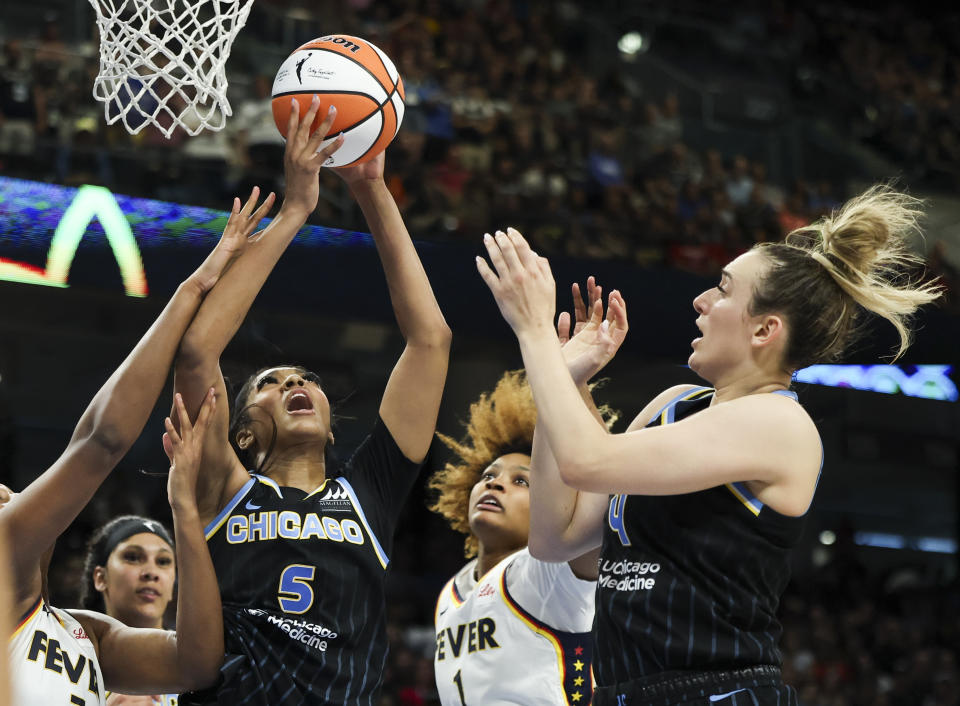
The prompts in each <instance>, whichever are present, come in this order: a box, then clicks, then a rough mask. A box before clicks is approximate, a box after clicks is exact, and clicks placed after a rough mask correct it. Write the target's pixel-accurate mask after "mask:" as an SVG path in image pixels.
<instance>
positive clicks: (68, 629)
mask: <svg viewBox="0 0 960 706" xmlns="http://www.w3.org/2000/svg"><path fill="white" fill-rule="evenodd" d="M9 648H10V672H11V674H12V676H13V703H15V704H64V705H65V706H67V705H70V706H103V704H104V703H105V702H106V697H105V696H104V692H103V674H101V673H100V663H99V662H98V661H97V653H96V651H95V650H94V649H93V643H91V642H90V638H89V637H87V634H86V633H85V632H84V630H83V627H81V625H80V623H78V622H77V621H76V620H75V619H74V618H73V616H71V615H70V614H69V613H67V612H66V611H62V610H57V609H56V608H52V607H50V606H47V605H45V604H44V603H43V601H42V600H38V601H37V603H36V605H35V606H34V608H33V609H32V610H31V611H30V614H29V615H28V616H27V617H26V618H25V619H24V621H23V622H22V623H21V624H20V626H19V627H18V628H17V629H16V630H15V631H14V633H13V635H12V636H11V637H10V645H9Z"/></svg>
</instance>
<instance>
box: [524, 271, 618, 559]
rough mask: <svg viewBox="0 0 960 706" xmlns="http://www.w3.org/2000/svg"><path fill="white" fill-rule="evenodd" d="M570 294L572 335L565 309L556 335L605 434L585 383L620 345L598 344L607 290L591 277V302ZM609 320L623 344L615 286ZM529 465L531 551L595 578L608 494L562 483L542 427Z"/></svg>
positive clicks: (575, 291) (536, 434)
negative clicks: (567, 563) (610, 346)
mask: <svg viewBox="0 0 960 706" xmlns="http://www.w3.org/2000/svg"><path fill="white" fill-rule="evenodd" d="M572 293H573V305H574V315H575V324H574V327H573V336H572V338H571V336H570V333H571V331H570V315H569V314H568V313H567V312H563V313H562V314H560V317H559V320H558V322H557V337H558V339H559V341H560V344H561V345H562V346H563V349H562V350H563V357H564V360H565V361H566V363H567V368H568V370H569V371H570V372H569V374H570V376H571V377H572V378H573V381H574V383H575V384H576V386H577V389H578V390H579V392H580V397H581V399H582V401H583V403H584V406H585V407H586V408H587V409H588V410H589V411H590V413H591V415H592V416H593V423H595V424H597V425H598V427H599V428H600V429H602V430H603V432H604V433H606V431H607V425H606V423H605V422H604V420H603V417H602V416H601V415H600V412H599V411H598V410H597V407H596V405H595V404H594V401H593V397H592V395H591V393H590V389H589V387H588V386H587V381H588V380H590V379H591V378H592V377H593V376H594V375H596V374H597V373H598V372H599V371H600V370H601V369H602V368H603V366H604V365H606V363H607V362H609V360H610V359H611V358H612V357H613V355H614V354H615V353H616V349H613V350H608V349H607V348H606V347H605V346H599V345H598V339H597V329H598V328H599V327H600V325H601V323H602V321H603V290H602V288H601V287H600V286H598V285H597V284H596V282H595V281H594V278H593V277H589V278H588V279H587V299H588V304H585V303H584V300H583V297H582V296H581V294H580V288H579V286H578V285H577V284H574V285H573V286H572ZM588 311H589V318H588ZM607 319H608V321H609V322H610V323H609V324H608V325H609V326H612V327H613V335H614V336H616V340H617V348H619V346H620V344H621V343H622V342H623V340H624V338H625V337H626V333H627V328H628V324H627V314H626V305H625V303H624V301H623V297H622V296H621V295H620V293H619V292H617V291H613V292H611V293H610V305H609V306H608V315H607ZM530 466H531V468H530V540H529V547H530V553H531V554H532V555H533V556H535V557H536V558H538V559H541V560H543V561H567V562H569V563H570V567H571V569H573V571H574V573H576V574H577V575H578V576H580V577H581V578H596V574H597V563H596V559H597V551H596V549H597V548H598V547H599V546H600V543H601V541H602V538H603V521H604V518H605V516H606V512H607V505H608V496H607V495H606V494H601V493H589V492H585V491H579V490H576V489H574V488H571V487H570V486H568V485H566V484H565V483H564V482H563V479H562V478H561V476H560V469H559V467H558V465H557V460H556V458H555V457H554V455H553V452H552V450H551V449H550V446H549V444H548V443H547V441H546V434H545V433H544V431H543V430H542V429H540V428H539V426H538V428H537V429H536V430H535V431H534V435H533V454H532V458H531V463H530Z"/></svg>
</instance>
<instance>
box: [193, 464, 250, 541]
mask: <svg viewBox="0 0 960 706" xmlns="http://www.w3.org/2000/svg"><path fill="white" fill-rule="evenodd" d="M256 482H257V479H256V478H250V480H248V481H247V482H246V483H244V484H243V487H242V488H240V490H238V491H237V493H236V495H234V496H233V497H232V498H230V502H228V503H227V504H226V505H225V506H224V508H223V509H222V510H221V511H220V514H219V515H217V516H216V517H214V518H213V520H211V522H210V524H209V525H207V526H206V527H204V528H203V533H204V535H205V536H206V539H207V541H209V540H210V538H211V537H212V536H213V535H215V534H216V533H217V530H218V529H220V527H221V526H223V523H224V522H226V521H227V518H228V517H230V513H231V512H233V508H235V507H236V506H237V505H239V504H240V501H241V500H243V498H244V496H245V495H246V494H247V493H248V492H250V489H251V488H252V487H253V484H254V483H256Z"/></svg>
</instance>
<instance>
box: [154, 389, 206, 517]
mask: <svg viewBox="0 0 960 706" xmlns="http://www.w3.org/2000/svg"><path fill="white" fill-rule="evenodd" d="M173 405H174V408H175V409H176V410H177V426H178V427H179V431H177V428H176V427H174V425H173V422H172V421H171V420H170V417H167V418H166V419H164V421H163V424H164V427H165V428H166V431H165V432H164V434H163V450H164V452H166V454H167V458H169V459H170V477H169V479H168V480H167V497H168V499H169V501H170V507H171V508H172V509H173V510H174V511H176V510H178V509H188V508H194V509H195V508H196V504H197V478H198V476H199V470H200V458H201V456H202V454H203V438H204V435H205V434H206V431H207V427H208V426H209V424H210V419H211V417H212V416H213V410H214V409H215V408H216V406H217V399H216V395H215V394H214V390H213V388H212V387H211V388H210V389H209V390H208V391H207V395H206V397H205V398H204V400H203V404H202V405H201V406H200V414H198V415H197V421H196V423H195V424H191V423H190V415H188V414H187V408H186V407H185V406H184V404H183V397H181V396H180V393H177V394H176V395H174V402H173Z"/></svg>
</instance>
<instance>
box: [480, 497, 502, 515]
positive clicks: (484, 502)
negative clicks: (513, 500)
mask: <svg viewBox="0 0 960 706" xmlns="http://www.w3.org/2000/svg"><path fill="white" fill-rule="evenodd" d="M477 509H478V510H486V511H488V512H503V505H501V504H500V501H499V500H497V499H496V498H495V497H494V496H493V495H492V494H491V493H487V494H486V495H483V496H481V498H480V499H479V500H478V501H477Z"/></svg>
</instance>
